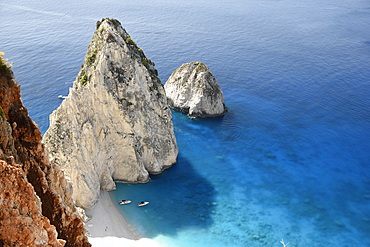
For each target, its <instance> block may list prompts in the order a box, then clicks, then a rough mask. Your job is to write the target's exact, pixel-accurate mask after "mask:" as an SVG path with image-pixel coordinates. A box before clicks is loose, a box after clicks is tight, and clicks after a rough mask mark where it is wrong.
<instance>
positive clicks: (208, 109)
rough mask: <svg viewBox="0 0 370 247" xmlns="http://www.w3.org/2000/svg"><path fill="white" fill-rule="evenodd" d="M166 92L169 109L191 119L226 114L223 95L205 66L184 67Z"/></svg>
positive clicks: (174, 75)
mask: <svg viewBox="0 0 370 247" xmlns="http://www.w3.org/2000/svg"><path fill="white" fill-rule="evenodd" d="M164 89H165V91H166V95H167V98H168V103H169V105H170V106H171V107H172V108H174V109H175V110H178V111H181V112H184V113H186V114H188V115H189V116H190V117H194V118H196V117H217V116H222V115H224V114H225V111H226V108H225V104H224V95H223V93H222V91H221V88H220V86H219V85H218V82H217V80H216V78H215V77H214V76H213V74H212V73H211V71H210V70H209V68H208V67H207V66H206V65H205V64H204V63H201V62H191V63H185V64H183V65H181V66H180V67H179V68H178V69H176V70H175V71H174V72H173V73H172V75H171V76H170V78H169V79H168V80H167V82H166V84H165V85H164Z"/></svg>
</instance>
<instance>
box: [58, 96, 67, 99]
mask: <svg viewBox="0 0 370 247" xmlns="http://www.w3.org/2000/svg"><path fill="white" fill-rule="evenodd" d="M58 98H59V99H65V98H67V96H63V95H59V96H58Z"/></svg>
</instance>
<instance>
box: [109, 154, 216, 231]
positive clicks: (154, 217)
mask: <svg viewBox="0 0 370 247" xmlns="http://www.w3.org/2000/svg"><path fill="white" fill-rule="evenodd" d="M215 194H216V191H215V189H214V187H213V185H212V184H211V183H210V182H208V181H207V179H206V178H204V177H202V176H201V175H200V174H198V173H197V172H196V171H195V170H194V168H193V166H192V164H191V162H189V161H188V160H187V159H186V158H184V157H183V156H181V154H179V157H178V162H177V163H176V164H175V165H173V166H172V167H171V168H170V169H168V170H166V171H164V172H163V173H162V174H160V175H155V176H152V180H151V181H150V182H149V183H147V184H117V191H114V192H113V198H114V199H116V200H117V201H118V200H121V199H130V200H132V203H131V204H130V205H124V206H120V207H119V209H120V210H121V211H122V212H123V213H124V215H125V217H126V218H127V219H128V221H129V222H130V223H131V224H132V225H133V226H134V227H135V228H136V229H137V231H138V232H139V234H140V235H141V236H142V237H146V238H155V237H156V236H158V235H171V236H173V235H176V234H177V233H178V232H180V231H182V230H186V229H206V228H208V227H209V226H211V225H212V223H213V220H212V217H211V214H212V212H214V210H215V206H216V203H215V200H216V199H215ZM140 201H149V202H150V204H149V205H147V206H144V207H138V206H137V203H138V202H140Z"/></svg>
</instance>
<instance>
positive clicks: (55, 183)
mask: <svg viewBox="0 0 370 247" xmlns="http://www.w3.org/2000/svg"><path fill="white" fill-rule="evenodd" d="M1 62H2V61H0V208H1V209H0V246H90V244H89V243H88V240H87V237H86V236H85V233H86V230H85V228H84V224H83V222H82V220H81V219H80V217H79V215H78V214H77V212H76V208H75V206H74V204H73V200H72V191H71V185H70V184H69V183H68V182H67V181H66V180H65V178H64V174H63V172H62V171H61V170H60V168H59V167H57V166H54V165H52V164H50V163H49V160H48V157H47V153H46V152H45V149H44V146H43V144H42V143H41V133H40V131H39V129H38V128H37V125H36V124H35V123H34V122H33V121H32V120H31V119H30V118H29V116H28V112H27V109H26V108H25V107H24V106H23V104H22V101H21V98H20V88H19V85H18V84H17V83H16V81H15V80H14V78H13V73H12V72H11V70H10V68H8V67H7V66H6V65H4V64H2V63H1Z"/></svg>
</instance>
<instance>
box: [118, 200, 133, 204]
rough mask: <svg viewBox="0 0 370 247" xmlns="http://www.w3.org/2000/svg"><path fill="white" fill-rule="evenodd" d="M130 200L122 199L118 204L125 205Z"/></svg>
mask: <svg viewBox="0 0 370 247" xmlns="http://www.w3.org/2000/svg"><path fill="white" fill-rule="evenodd" d="M130 203H131V201H130V200H122V201H120V202H119V204H120V205H126V204H130Z"/></svg>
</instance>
